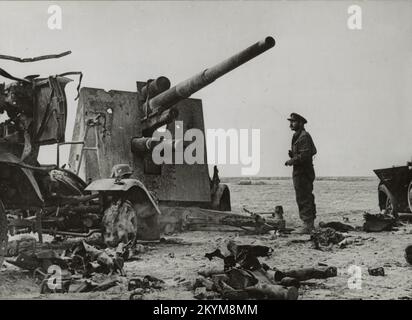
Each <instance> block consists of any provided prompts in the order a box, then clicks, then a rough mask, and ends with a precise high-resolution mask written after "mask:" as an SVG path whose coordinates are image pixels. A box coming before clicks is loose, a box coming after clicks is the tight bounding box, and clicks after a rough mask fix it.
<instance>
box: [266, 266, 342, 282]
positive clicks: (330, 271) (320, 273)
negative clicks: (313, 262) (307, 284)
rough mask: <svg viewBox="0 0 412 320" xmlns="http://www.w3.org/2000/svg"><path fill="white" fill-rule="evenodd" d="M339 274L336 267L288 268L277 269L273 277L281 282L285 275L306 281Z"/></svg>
mask: <svg viewBox="0 0 412 320" xmlns="http://www.w3.org/2000/svg"><path fill="white" fill-rule="evenodd" d="M337 275H338V269H337V268H336V267H316V268H303V269H295V270H288V271H283V272H282V271H280V270H276V271H275V273H274V276H273V277H274V280H275V281H276V282H279V281H281V280H282V279H283V278H285V277H290V278H295V279H297V280H298V281H306V280H309V279H326V278H331V277H336V276H337Z"/></svg>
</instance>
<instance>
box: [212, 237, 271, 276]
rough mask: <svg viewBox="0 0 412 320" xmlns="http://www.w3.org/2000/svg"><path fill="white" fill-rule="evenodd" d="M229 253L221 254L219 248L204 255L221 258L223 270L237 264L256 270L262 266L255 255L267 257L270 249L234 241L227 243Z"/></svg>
mask: <svg viewBox="0 0 412 320" xmlns="http://www.w3.org/2000/svg"><path fill="white" fill-rule="evenodd" d="M227 249H228V250H229V252H230V254H229V255H226V256H225V255H223V254H222V252H221V251H220V249H216V250H215V251H213V252H210V253H206V254H205V257H206V258H208V259H209V260H212V258H213V257H217V258H221V259H223V262H224V270H228V269H230V268H232V267H234V266H235V265H236V264H239V266H240V267H242V268H243V269H245V270H257V269H260V268H261V267H262V265H261V264H260V262H259V260H258V259H257V257H267V256H269V255H270V253H271V252H272V249H271V248H269V247H267V246H261V245H238V244H236V243H235V242H234V241H229V242H228V243H227Z"/></svg>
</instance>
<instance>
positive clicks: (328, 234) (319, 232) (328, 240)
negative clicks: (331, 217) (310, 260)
mask: <svg viewBox="0 0 412 320" xmlns="http://www.w3.org/2000/svg"><path fill="white" fill-rule="evenodd" d="M310 239H311V240H312V242H313V246H314V249H317V250H321V246H324V247H328V246H331V245H334V244H339V243H340V242H341V241H343V240H344V239H345V236H344V235H343V234H342V233H340V232H338V231H336V230H335V229H332V228H329V227H327V228H318V229H315V230H314V231H313V232H312V233H311V236H310Z"/></svg>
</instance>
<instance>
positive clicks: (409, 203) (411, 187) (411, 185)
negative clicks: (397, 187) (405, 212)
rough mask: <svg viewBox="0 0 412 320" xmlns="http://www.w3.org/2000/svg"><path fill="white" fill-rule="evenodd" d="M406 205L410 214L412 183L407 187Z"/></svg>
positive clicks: (411, 208) (411, 207)
mask: <svg viewBox="0 0 412 320" xmlns="http://www.w3.org/2000/svg"><path fill="white" fill-rule="evenodd" d="M408 205H409V210H411V212H412V181H411V182H409V186H408Z"/></svg>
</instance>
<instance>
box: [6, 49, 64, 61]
mask: <svg viewBox="0 0 412 320" xmlns="http://www.w3.org/2000/svg"><path fill="white" fill-rule="evenodd" d="M71 53H72V52H71V51H70V50H69V51H65V52H62V53H58V54H48V55H44V56H38V57H34V58H19V57H14V56H8V55H4V54H0V59H3V60H12V61H16V62H23V63H24V62H35V61H41V60H47V59H57V58H61V57H64V56H67V55H69V54H71Z"/></svg>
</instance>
